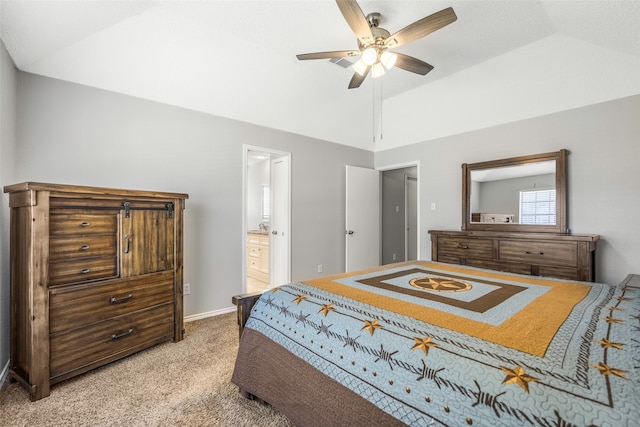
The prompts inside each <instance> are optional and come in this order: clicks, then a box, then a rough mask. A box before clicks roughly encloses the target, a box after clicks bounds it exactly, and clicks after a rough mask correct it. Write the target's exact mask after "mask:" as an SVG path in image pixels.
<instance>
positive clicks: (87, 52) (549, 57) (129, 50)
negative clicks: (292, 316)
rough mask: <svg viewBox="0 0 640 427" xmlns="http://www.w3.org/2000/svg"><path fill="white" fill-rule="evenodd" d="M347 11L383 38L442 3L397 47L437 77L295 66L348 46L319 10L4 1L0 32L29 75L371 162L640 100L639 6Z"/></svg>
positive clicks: (534, 2) (271, 2)
mask: <svg viewBox="0 0 640 427" xmlns="http://www.w3.org/2000/svg"><path fill="white" fill-rule="evenodd" d="M358 3H359V5H360V7H361V9H362V10H363V12H364V14H367V13H370V12H379V13H380V14H381V15H382V19H381V22H380V26H381V27H384V28H386V29H387V30H389V31H390V32H391V33H394V32H395V31H398V30H399V29H401V28H403V27H405V26H407V25H408V24H410V23H412V22H414V21H416V20H418V19H420V18H422V17H425V16H427V15H430V14H432V13H434V12H437V11H439V10H441V9H444V8H446V7H449V6H451V7H453V9H454V10H455V13H456V15H457V17H458V19H457V21H455V22H453V23H452V24H450V25H448V26H446V27H444V28H442V29H440V30H438V31H436V32H434V33H432V34H430V35H428V36H426V37H424V38H422V39H419V40H416V41H413V42H411V43H409V44H407V45H404V46H401V47H399V48H398V49H397V51H399V52H402V53H405V54H408V55H411V56H414V57H416V58H418V59H421V60H423V61H425V62H427V63H429V64H431V65H433V66H434V67H435V68H434V70H433V71H431V72H430V73H429V74H427V75H426V76H420V75H417V74H412V73H409V72H407V71H404V70H401V69H398V68H393V69H391V70H389V71H388V72H387V74H386V75H385V76H383V77H381V78H379V79H375V80H373V79H371V78H370V77H368V78H367V80H365V82H364V83H363V84H362V86H361V87H360V88H359V89H352V90H348V89H347V85H348V83H349V80H350V79H351V76H352V74H353V71H352V70H351V69H349V68H343V67H342V66H340V65H337V64H334V63H332V62H330V61H328V60H312V61H298V60H297V59H296V54H299V53H307V52H318V51H328V50H350V49H357V43H356V38H355V36H354V35H353V33H352V31H351V29H350V27H349V26H348V25H347V23H346V22H345V20H344V18H343V16H342V15H341V13H340V10H339V9H338V7H337V5H336V2H335V1H332V0H292V1H287V0H256V1H247V0H230V1H220V0H217V1H215V0H214V1H188V0H165V1H135V0H131V1H109V0H93V1H67V0H64V1H61V0H46V1H37V0H1V1H0V17H1V20H0V36H1V37H2V40H3V41H4V43H5V46H6V47H7V50H8V51H9V53H10V55H11V57H12V58H13V59H14V61H15V63H16V66H17V67H18V68H19V69H20V70H23V71H26V72H29V73H34V74H39V75H42V76H47V77H52V78H56V79H61V80H65V81H69V82H75V83H79V84H83V85H88V86H92V87H97V88H102V89H106V90H109V91H114V92H119V93H124V94H129V95H133V96H136V97H140V98H144V99H149V100H154V101H159V102H163V103H167V104H171V105H176V106H180V107H184V108H189V109H193V110H197V111H202V112H206V113H210V114H215V115H218V116H223V117H228V118H232V119H237V120H241V121H245V122H249V123H254V124H258V125H262V126H267V127H271V128H275V129H281V130H285V131H288V132H293V133H297V134H301V135H306V136H311V137H314V138H319V139H323V140H327V141H332V142H336V143H340V144H346V145H351V146H355V147H360V148H364V149H368V150H373V151H379V150H384V149H387V148H393V147H398V146H402V145H406V144H411V143H416V142H421V141H427V140H431V139H435V138H439V137H443V136H447V135H452V134H457V133H461V132H467V131H471V130H475V129H480V128H484V127H489V126H494V125H498V124H501V123H507V122H511V121H515V120H521V119H526V118H529V117H535V116H539V115H543V114H549V113H554V112H557V111H562V110H566V109H571V108H576V107H580V106H584V105H589V104H593V103H597V102H603V101H607V100H611V99H616V98H621V97H625V96H630V95H635V94H639V93H640V77H638V76H640V25H638V22H640V1H608V0H603V1H580V0H574V1H540V0H531V1H526V0H524V1H487V0H475V1H469V0H449V1H440V0H433V1H426V0H424V1H419V0H412V1H401V0H386V1H369V0H360V1H359V2H358ZM374 140H375V142H374Z"/></svg>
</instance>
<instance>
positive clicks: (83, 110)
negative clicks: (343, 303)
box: [15, 72, 373, 316]
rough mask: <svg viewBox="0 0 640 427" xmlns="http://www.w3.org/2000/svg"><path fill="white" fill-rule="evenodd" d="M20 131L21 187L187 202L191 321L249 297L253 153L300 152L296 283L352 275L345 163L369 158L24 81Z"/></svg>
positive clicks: (295, 183) (47, 82)
mask: <svg viewBox="0 0 640 427" xmlns="http://www.w3.org/2000/svg"><path fill="white" fill-rule="evenodd" d="M212 96H215V94H212ZM17 123H18V124H17V138H18V142H19V144H18V147H17V152H16V176H15V178H16V181H18V182H21V181H43V182H54V183H64V184H82V185H95V186H105V187H115V188H132V189H149V190H159V191H173V192H184V193H188V194H189V200H187V209H186V211H185V282H188V283H191V295H189V296H186V297H185V315H186V316H190V315H198V314H204V313H211V312H215V311H217V310H221V309H226V308H229V307H230V306H231V297H232V296H233V295H235V294H238V293H240V292H242V283H243V282H242V281H243V272H244V268H243V264H242V243H243V237H244V236H243V235H242V170H243V165H242V161H243V144H249V145H253V146H262V147H266V148H269V149H273V150H279V151H284V152H291V153H292V165H291V170H292V189H291V192H292V196H291V199H292V218H293V220H292V248H291V252H292V254H293V255H292V280H301V279H306V278H311V277H316V276H318V273H317V265H318V264H322V265H323V266H324V272H325V273H326V274H334V273H339V272H342V271H344V227H345V225H344V209H345V195H344V192H345V190H344V179H345V178H344V174H345V172H344V170H345V164H352V165H357V166H364V167H372V166H373V153H371V152H368V151H363V150H359V149H355V148H350V147H346V146H343V145H338V144H333V143H327V142H323V141H319V140H315V139H311V138H307V137H302V136H298V135H294V134H290V133H285V132H281V131H276V130H272V129H267V128H263V127H259V126H254V125H250V124H247V123H241V122H237V121H233V120H229V119H224V118H220V117H215V116H211V115H207V114H202V113H198V112H194V111H190V110H185V109H181V108H177V107H172V106H168V105H164V104H159V103H155V102H150V101H145V100H141V99H138V98H133V97H129V96H124V95H120V94H116V93H112V92H107V91H103V90H99V89H94V88H90V87H86V86H81V85H77V84H71V83H66V82H63V81H59V80H54V79H49V78H44V77H39V76H35V75H31V74H26V73H22V72H20V73H19V75H18V111H17Z"/></svg>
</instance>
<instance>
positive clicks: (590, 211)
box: [375, 96, 640, 283]
mask: <svg viewBox="0 0 640 427" xmlns="http://www.w3.org/2000/svg"><path fill="white" fill-rule="evenodd" d="M639 137H640V96H633V97H628V98H622V99H618V100H614V101H609V102H605V103H601V104H595V105H591V106H588V107H583V108H578V109H574V110H569V111H564V112H561V113H556V114H551V115H547V116H541V117H536V118H532V119H527V120H522V121H518V122H513V123H509V124H506V125H501V126H495V127H491V128H487V129H482V130H478V131H474V132H467V133H463V134H459V135H454V136H450V137H446V138H440V139H436V140H432V141H428V142H423V143H419V144H413V145H409V146H406V147H401V148H396V149H392V150H386V151H381V152H378V153H376V158H375V163H376V167H381V168H382V167H385V166H387V165H394V164H401V163H406V162H410V161H416V160H418V161H420V162H421V165H422V167H421V168H420V171H421V176H420V177H419V179H420V191H421V195H420V196H421V198H420V203H421V209H420V212H421V220H420V224H421V227H422V233H423V236H425V238H423V239H422V240H421V252H420V253H421V254H422V257H423V258H429V257H430V254H431V249H430V245H431V241H430V239H429V238H428V235H427V234H426V233H427V231H428V230H431V229H444V230H447V229H448V230H459V229H460V225H461V222H462V201H461V199H462V197H461V192H462V173H461V165H462V163H475V162H481V161H487V160H494V159H501V158H508V157H517V156H523V155H527V154H536V153H545V152H550V151H557V150H559V149H562V148H566V149H568V150H569V151H570V153H571V154H570V155H569V157H568V161H567V163H568V166H567V169H568V193H569V196H568V216H569V218H568V219H569V228H570V229H571V231H572V232H573V233H577V234H581V233H583V234H592V233H593V234H599V235H600V238H601V239H602V240H601V241H600V242H599V244H598V249H597V261H596V267H597V280H598V281H603V282H609V283H618V282H620V281H621V280H622V279H623V278H624V277H625V276H626V275H627V274H628V273H638V272H640V265H639V264H638V260H639V259H640V245H638V242H640V226H639V225H638V218H637V217H638V212H640V187H639V186H638V183H640V167H638V161H639V160H640V143H639V142H638V140H639ZM431 202H435V203H436V206H437V209H436V210H435V211H432V210H430V209H428V207H429V206H430V204H431Z"/></svg>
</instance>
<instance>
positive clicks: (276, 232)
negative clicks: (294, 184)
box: [269, 156, 291, 288]
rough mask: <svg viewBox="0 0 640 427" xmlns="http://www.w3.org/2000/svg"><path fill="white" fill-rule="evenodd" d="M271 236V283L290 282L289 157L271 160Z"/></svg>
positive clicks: (272, 285)
mask: <svg viewBox="0 0 640 427" xmlns="http://www.w3.org/2000/svg"><path fill="white" fill-rule="evenodd" d="M270 217H271V238H270V239H269V240H270V241H269V249H270V255H271V262H270V267H269V271H270V273H271V274H270V279H271V280H270V283H269V285H270V286H271V287H272V288H273V287H275V286H279V285H283V284H286V283H289V281H290V271H291V268H290V265H289V259H290V257H289V242H290V241H291V239H290V236H289V234H290V233H289V157H288V156H283V157H278V158H274V159H272V160H271V215H270Z"/></svg>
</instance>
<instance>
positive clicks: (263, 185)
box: [243, 146, 291, 292]
mask: <svg viewBox="0 0 640 427" xmlns="http://www.w3.org/2000/svg"><path fill="white" fill-rule="evenodd" d="M244 158H245V161H244V184H243V187H244V204H243V206H244V207H243V211H244V212H243V213H244V227H243V237H244V242H245V244H244V245H243V249H244V255H243V260H244V262H243V266H244V274H243V277H244V286H243V289H244V291H245V292H262V291H265V290H267V289H270V288H273V287H275V286H278V285H282V284H285V283H288V282H289V281H290V275H291V273H290V272H291V268H290V264H291V262H290V260H291V251H290V246H291V237H290V230H291V226H290V211H291V209H290V171H291V168H290V154H289V153H284V152H278V151H273V150H268V149H265V148H260V147H250V146H245V147H244Z"/></svg>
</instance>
